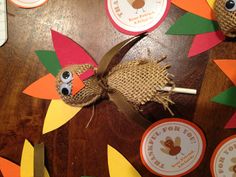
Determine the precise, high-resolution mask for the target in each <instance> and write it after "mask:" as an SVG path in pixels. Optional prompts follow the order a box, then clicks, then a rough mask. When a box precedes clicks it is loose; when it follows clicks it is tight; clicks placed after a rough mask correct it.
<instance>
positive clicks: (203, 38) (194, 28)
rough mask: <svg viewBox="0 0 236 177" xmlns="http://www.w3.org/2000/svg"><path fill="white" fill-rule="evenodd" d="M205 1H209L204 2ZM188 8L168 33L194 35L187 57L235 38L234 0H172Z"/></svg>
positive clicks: (235, 0) (235, 16)
mask: <svg viewBox="0 0 236 177" xmlns="http://www.w3.org/2000/svg"><path fill="white" fill-rule="evenodd" d="M207 1H208V3H207ZM172 3H173V4H175V5H176V6H178V7H180V8H182V9H184V10H186V11H188V13H186V14H185V15H183V16H182V17H180V18H179V19H178V20H177V22H176V23H175V24H174V25H173V26H171V27H170V29H169V30H168V31H167V34H172V35H195V37H194V39H193V43H192V46H191V48H190V51H189V54H188V57H192V56H195V55H198V54H200V53H202V52H205V51H207V50H209V49H211V48H212V47H214V46H216V45H218V44H219V43H221V42H223V41H224V40H225V36H227V37H236V0H191V1H189V0H172Z"/></svg>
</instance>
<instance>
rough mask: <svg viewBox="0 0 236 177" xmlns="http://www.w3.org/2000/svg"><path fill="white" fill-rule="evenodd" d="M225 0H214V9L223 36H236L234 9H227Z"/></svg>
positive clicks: (235, 14)
mask: <svg viewBox="0 0 236 177" xmlns="http://www.w3.org/2000/svg"><path fill="white" fill-rule="evenodd" d="M225 3H226V0H216V2H215V6H214V11H215V15H216V18H217V21H218V23H219V25H220V28H221V30H222V31H223V33H224V35H225V36H228V37H236V11H231V12H230V11H227V10H226V8H225Z"/></svg>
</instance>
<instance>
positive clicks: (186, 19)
mask: <svg viewBox="0 0 236 177" xmlns="http://www.w3.org/2000/svg"><path fill="white" fill-rule="evenodd" d="M218 29H219V25H218V23H217V22H215V21H212V20H208V19H205V18H202V17H200V16H198V15H195V14H192V13H186V14H185V15H183V16H182V17H180V18H179V19H178V20H177V22H176V23H175V24H174V25H172V26H171V27H170V29H169V30H168V31H167V32H166V34H175V35H196V34H202V33H207V32H213V31H217V30H218Z"/></svg>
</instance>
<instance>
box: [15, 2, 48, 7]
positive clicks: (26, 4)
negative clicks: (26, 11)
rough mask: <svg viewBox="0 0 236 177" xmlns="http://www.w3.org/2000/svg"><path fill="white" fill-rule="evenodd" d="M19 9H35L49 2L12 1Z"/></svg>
mask: <svg viewBox="0 0 236 177" xmlns="http://www.w3.org/2000/svg"><path fill="white" fill-rule="evenodd" d="M10 1H11V2H13V3H14V4H15V5H17V6H18V7H22V8H34V7H38V6H41V5H43V4H44V3H45V2H47V0H10Z"/></svg>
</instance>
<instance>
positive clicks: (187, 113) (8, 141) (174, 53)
mask: <svg viewBox="0 0 236 177" xmlns="http://www.w3.org/2000/svg"><path fill="white" fill-rule="evenodd" d="M104 9H105V7H104V1H103V0H86V1H85V0H49V1H48V3H46V4H45V5H44V6H42V7H39V8H36V9H20V8H17V7H15V6H14V5H12V4H11V3H8V12H9V13H10V14H13V15H8V28H9V31H8V33H9V39H8V41H7V43H6V44H5V45H4V46H3V47H1V48H0V78H1V83H0V156H2V157H5V158H7V159H9V160H11V161H13V162H15V163H18V164H19V163H20V158H21V152H22V147H23V142H24V140H25V139H28V140H30V141H31V143H33V144H34V143H40V142H44V143H45V147H46V167H47V168H48V170H49V173H50V175H51V177H80V176H82V175H90V176H96V177H108V176H109V172H108V167H107V144H110V145H111V146H113V147H114V148H116V149H117V150H119V151H120V152H121V153H122V154H123V155H124V156H125V157H126V158H127V159H128V160H129V161H130V162H131V163H132V164H133V166H134V167H135V168H136V169H137V170H138V171H139V172H140V174H141V175H142V176H143V177H152V176H154V175H153V174H151V173H150V172H149V171H148V170H147V169H146V168H145V167H144V166H143V165H142V164H141V161H140V156H139V145H140V139H141V136H142V134H143V133H144V131H145V130H144V129H143V128H142V127H139V126H138V125H137V124H135V122H129V121H127V119H126V118H125V116H124V115H123V114H121V113H119V112H118V111H117V109H116V107H115V105H114V104H113V103H111V102H109V101H107V100H104V101H102V102H100V103H99V104H97V105H96V106H95V116H94V118H93V121H92V122H91V124H90V126H89V127H88V128H85V126H86V124H87V122H88V120H89V118H90V116H91V114H92V108H91V107H88V108H84V109H83V110H82V111H81V112H79V113H78V114H77V115H76V116H75V118H73V119H72V120H71V121H70V122H69V123H67V124H66V125H64V126H62V127H61V128H59V129H57V130H55V131H53V132H51V133H48V134H46V135H42V134H41V132H42V126H43V121H44V117H45V114H46V111H47V108H48V105H49V101H46V100H40V99H36V98H32V97H29V96H27V95H24V94H22V91H23V90H24V88H26V87H27V86H28V85H30V84H31V83H32V82H34V81H35V80H37V79H38V78H40V77H41V76H44V75H45V74H46V73H47V71H46V69H45V68H44V67H43V65H42V64H41V63H40V62H39V60H38V59H37V57H36V55H35V53H34V51H35V50H40V49H46V50H53V46H52V40H51V33H50V29H54V30H57V31H59V32H61V33H63V34H65V35H67V36H69V37H71V38H72V39H73V40H75V41H76V42H78V43H79V44H80V45H82V46H83V47H84V48H85V49H86V50H87V51H88V53H89V54H90V55H91V56H93V57H94V59H95V60H96V61H97V62H99V61H100V59H101V57H102V56H103V55H104V54H105V53H106V52H107V51H108V50H109V49H110V48H111V47H112V46H114V45H115V44H117V43H118V42H120V41H123V40H124V39H127V38H129V36H127V35H124V34H121V33H120V32H118V31H117V30H116V29H115V28H114V27H113V26H112V25H111V23H110V21H109V19H108V18H107V16H106V13H105V10H104ZM183 13H184V11H182V10H180V9H178V8H176V7H174V6H172V7H171V9H170V12H169V15H168V17H167V18H166V20H165V21H164V23H163V24H162V25H161V26H160V27H159V28H158V29H156V30H155V31H153V32H151V33H150V34H149V36H148V37H146V38H145V39H143V40H142V41H141V42H139V43H138V44H137V45H136V46H134V47H133V48H132V49H131V50H130V51H129V53H128V54H127V55H126V56H125V57H124V60H129V59H137V58H150V57H152V58H160V57H161V56H163V55H167V56H168V58H167V60H166V61H165V62H166V63H169V64H171V65H172V68H171V69H170V72H171V73H172V74H174V75H175V77H174V81H175V83H176V85H177V86H180V87H188V88H196V89H198V91H199V95H197V96H189V95H183V94H179V95H174V96H173V100H174V101H175V103H176V104H175V105H173V106H172V109H173V111H174V112H175V114H176V115H175V117H180V118H184V119H187V120H190V121H193V122H195V123H197V124H198V125H199V126H200V127H201V128H202V129H203V131H204V133H205V134H206V137H207V153H206V156H205V158H204V161H203V163H202V164H201V165H200V167H199V168H198V169H196V170H195V171H194V172H193V173H190V174H188V175H187V176H191V177H209V176H210V171H209V160H210V156H211V154H212V152H213V150H214V148H215V147H216V145H217V144H218V143H219V142H220V141H221V140H222V139H224V138H225V137H227V136H229V135H231V134H234V133H235V131H234V130H224V129H223V127H224V124H225V123H226V121H227V120H228V119H229V118H230V116H231V115H232V113H233V110H232V109H230V108H228V107H225V106H221V105H217V104H214V103H210V101H209V100H210V98H211V97H212V96H215V95H216V94H217V93H219V92H220V91H223V90H224V89H226V88H228V87H229V86H230V84H231V83H230V81H229V80H228V79H227V78H226V76H225V75H224V74H223V73H222V72H221V71H220V70H219V69H218V68H217V66H216V65H215V64H213V63H212V59H215V58H235V57H236V53H235V51H236V50H235V49H236V45H235V43H234V42H225V43H222V44H221V45H219V46H218V47H216V48H214V49H213V50H212V51H211V52H210V54H209V53H208V52H206V53H204V54H201V55H199V56H197V57H194V58H191V59H189V58H187V53H188V50H189V48H190V45H191V42H192V37H186V36H167V35H165V32H166V31H167V29H168V28H169V27H170V26H171V25H172V24H173V23H174V22H175V21H176V19H177V18H179V17H180V16H181V15H182V14H183ZM209 59H210V60H209ZM208 61H209V63H208ZM207 63H208V65H207ZM206 66H207V69H206ZM205 70H206V73H205ZM204 73H205V76H204ZM203 78H204V79H203ZM202 81H203V85H202V87H201V84H202ZM200 88H201V89H200ZM197 100H198V101H197ZM144 114H145V115H146V116H147V117H148V118H149V119H150V120H152V121H153V122H154V121H156V120H159V119H161V118H166V117H171V115H170V114H169V113H168V112H165V111H164V110H163V109H162V107H161V106H160V105H157V104H149V105H146V106H145V107H144Z"/></svg>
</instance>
